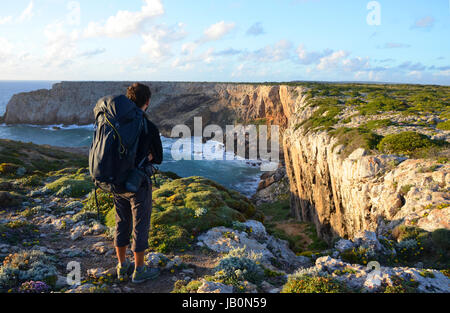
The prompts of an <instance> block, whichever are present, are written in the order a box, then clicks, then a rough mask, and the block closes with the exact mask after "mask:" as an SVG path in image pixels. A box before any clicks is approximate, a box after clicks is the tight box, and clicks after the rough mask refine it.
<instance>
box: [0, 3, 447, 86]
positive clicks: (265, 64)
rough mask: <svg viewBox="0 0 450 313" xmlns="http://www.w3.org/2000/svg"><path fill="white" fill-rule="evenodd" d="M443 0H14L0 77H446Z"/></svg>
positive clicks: (2, 39)
mask: <svg viewBox="0 0 450 313" xmlns="http://www.w3.org/2000/svg"><path fill="white" fill-rule="evenodd" d="M449 38H450V1H449V0H433V1H426V0H409V1H407V0H379V1H367V0H342V1H336V0H245V1H244V0H241V1H237V0H227V1H223V0H194V1H192V0H189V1H188V0H127V1H123V0H122V1H119V0H89V1H84V0H80V1H64V0H32V1H31V0H16V1H2V4H1V10H0V79H1V80H31V79H39V80H171V81H248V82H249V81H255V82H261V81H292V80H323V81H382V82H406V83H432V84H445V85H450V60H449V58H450V40H449Z"/></svg>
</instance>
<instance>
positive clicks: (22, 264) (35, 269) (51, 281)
mask: <svg viewBox="0 0 450 313" xmlns="http://www.w3.org/2000/svg"><path fill="white" fill-rule="evenodd" d="M53 264H54V259H53V258H51V257H48V256H46V255H45V254H44V253H43V252H41V251H37V250H32V251H21V252H19V253H15V254H11V255H9V256H7V257H6V258H5V260H4V261H3V266H2V267H0V289H3V290H7V289H9V288H12V287H18V286H20V284H21V283H23V282H26V281H30V280H33V281H43V282H45V283H47V284H48V285H50V286H54V285H55V283H56V279H57V271H56V268H55V266H54V265H53Z"/></svg>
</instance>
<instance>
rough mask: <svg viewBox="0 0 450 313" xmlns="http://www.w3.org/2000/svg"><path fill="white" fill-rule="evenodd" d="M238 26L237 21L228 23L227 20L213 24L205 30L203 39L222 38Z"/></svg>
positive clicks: (213, 39)
mask: <svg viewBox="0 0 450 313" xmlns="http://www.w3.org/2000/svg"><path fill="white" fill-rule="evenodd" d="M235 27H236V24H235V23H226V22H225V21H221V22H218V23H216V24H214V25H211V26H210V27H208V28H207V29H206V30H205V31H204V37H203V39H202V41H215V40H219V39H222V38H223V37H225V36H226V35H227V34H229V33H230V32H231V31H232V30H233V29H234V28H235Z"/></svg>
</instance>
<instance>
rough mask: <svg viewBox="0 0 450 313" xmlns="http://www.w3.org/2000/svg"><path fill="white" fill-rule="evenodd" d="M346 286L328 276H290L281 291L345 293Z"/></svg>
mask: <svg viewBox="0 0 450 313" xmlns="http://www.w3.org/2000/svg"><path fill="white" fill-rule="evenodd" d="M345 292H348V290H347V288H346V287H345V286H344V285H342V284H341V283H340V282H338V281H336V280H334V279H332V278H330V277H311V276H308V275H303V276H300V277H294V276H290V277H289V279H288V282H287V283H286V285H284V286H283V289H282V290H281V293H345Z"/></svg>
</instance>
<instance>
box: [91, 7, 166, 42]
mask: <svg viewBox="0 0 450 313" xmlns="http://www.w3.org/2000/svg"><path fill="white" fill-rule="evenodd" d="M163 14H164V7H163V4H162V3H161V0H144V5H143V6H142V8H141V10H140V11H138V12H130V11H118V12H117V14H116V15H114V16H110V17H109V18H108V19H107V20H106V22H105V23H98V22H90V23H89V24H88V26H87V28H86V29H85V30H84V36H85V37H87V38H92V37H103V36H106V37H111V38H120V37H127V36H130V35H132V34H135V33H138V32H141V31H142V30H143V27H144V25H145V24H146V22H148V21H149V20H151V19H152V18H154V17H157V16H161V15H163Z"/></svg>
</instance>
